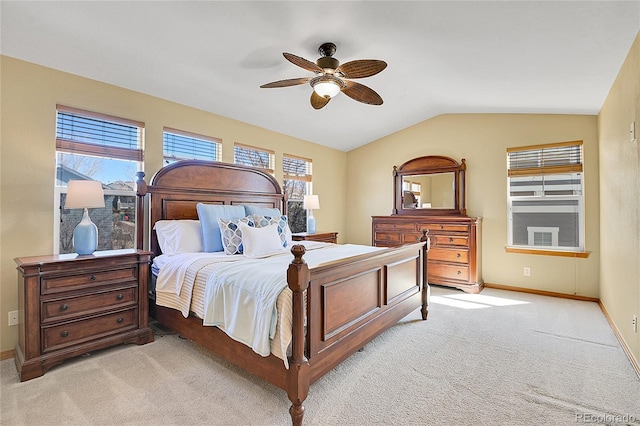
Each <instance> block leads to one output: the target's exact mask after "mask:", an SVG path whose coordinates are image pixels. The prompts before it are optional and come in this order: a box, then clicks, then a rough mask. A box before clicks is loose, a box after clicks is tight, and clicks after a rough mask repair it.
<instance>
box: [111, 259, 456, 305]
mask: <svg viewBox="0 0 640 426" xmlns="http://www.w3.org/2000/svg"><path fill="white" fill-rule="evenodd" d="M458 256H460V255H459V254H458ZM116 299H118V300H122V299H124V295H123V294H122V293H119V294H118V296H116Z"/></svg>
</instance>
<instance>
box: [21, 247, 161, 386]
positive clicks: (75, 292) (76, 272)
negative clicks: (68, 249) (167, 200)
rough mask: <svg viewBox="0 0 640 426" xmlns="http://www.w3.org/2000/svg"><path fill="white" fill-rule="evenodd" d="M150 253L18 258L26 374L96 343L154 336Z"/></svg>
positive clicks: (40, 371) (99, 346)
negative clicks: (149, 289)
mask: <svg viewBox="0 0 640 426" xmlns="http://www.w3.org/2000/svg"><path fill="white" fill-rule="evenodd" d="M150 255H151V253H150V252H146V251H142V250H133V249H131V250H111V251H97V252H95V253H94V254H92V255H86V256H79V255H77V254H62V255H50V256H33V257H20V258H16V259H15V261H16V263H17V265H18V267H17V269H18V302H19V312H20V321H19V340H18V345H17V346H16V353H15V363H16V368H17V370H18V375H19V377H20V380H21V381H25V380H30V379H33V378H35V377H39V376H42V375H43V374H44V373H45V372H46V371H47V370H48V369H49V368H51V367H52V366H54V365H57V364H60V363H62V362H63V361H64V360H65V359H68V358H71V357H75V356H78V355H82V354H85V353H87V352H91V351H94V350H97V349H102V348H106V347H109V346H114V345H118V344H124V343H136V344H139V345H141V344H145V343H148V342H152V341H153V331H152V330H151V328H149V325H148V315H149V309H148V295H147V287H148V279H149V262H150Z"/></svg>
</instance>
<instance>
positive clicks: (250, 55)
mask: <svg viewBox="0 0 640 426" xmlns="http://www.w3.org/2000/svg"><path fill="white" fill-rule="evenodd" d="M0 8H1V9H0V18H1V24H2V25H1V26H2V29H1V39H0V47H1V53H2V54H3V55H7V56H11V57H15V58H19V59H23V60H26V61H29V62H33V63H36V64H40V65H44V66H47V67H51V68H55V69H58V70H62V71H66V72H70V73H73V74H77V75H80V76H84V77H88V78H91V79H95V80H99V81H103V82H106V83H110V84H114V85H117V86H121V87H124V88H128V89H131V90H135V91H138V92H142V93H146V94H149V95H153V96H157V97H160V98H163V99H168V100H171V101H175V102H178V103H181V104H185V105H189V106H192V107H195V108H199V109H202V110H205V111H210V112H212V113H216V114H220V115H223V116H226V117H230V118H233V119H237V120H240V121H243V122H246V123H251V124H254V125H257V126H260V127H264V128H267V129H271V130H274V131H278V132H281V133H285V134H288V135H291V136H295V137H298V138H302V139H305V140H308V141H311V142H315V143H318V144H321V145H325V146H329V147H332V148H336V149H340V150H344V151H348V150H350V149H353V148H355V147H358V146H360V145H363V144H366V143H368V142H371V141H373V140H376V139H378V138H381V137H384V136H386V135H389V134H391V133H393V132H396V131H398V130H401V129H403V128H406V127H408V126H411V125H413V124H416V123H418V122H420V121H423V120H426V119H428V118H430V117H434V116H436V115H439V114H446V113H552V114H597V113H598V111H599V110H600V107H601V106H602V103H603V101H604V99H605V98H606V96H607V93H608V91H609V88H610V87H611V84H612V83H613V80H614V78H615V77H616V75H617V73H618V71H619V69H620V67H621V65H622V63H623V61H624V59H625V57H626V54H627V53H628V51H629V48H630V47H631V44H632V42H633V40H634V38H635V36H636V35H637V34H638V31H640V2H638V1H574V2H572V1H532V2H529V1H496V2H493V1H468V2H466V1H418V2H407V1H358V2H349V1H337V2H329V1H322V2H320V1H308V2H307V1H305V2H298V1H280V2H271V1H255V2H248V1H224V2H222V1H198V2H196V1H127V2H121V1H74V2H71V1H42V2H40V1H34V2H32V1H5V0H2V2H1V3H0ZM327 41H331V42H333V43H335V44H336V46H337V52H336V54H335V56H334V57H335V58H337V59H338V60H340V62H341V63H344V62H348V61H351V60H355V59H380V60H383V61H385V62H387V64H388V67H387V68H386V69H385V70H384V71H382V72H381V73H379V74H377V75H375V76H373V77H368V78H363V79H358V80H356V81H357V82H359V83H362V84H365V85H367V86H369V87H371V88H372V89H374V90H375V91H376V92H377V93H378V94H380V96H381V97H382V98H383V99H384V103H383V104H382V105H380V106H371V105H366V104H362V103H359V102H356V101H354V100H352V99H351V98H349V97H347V96H345V95H344V94H339V95H338V96H337V97H335V98H334V99H332V100H331V102H330V103H329V104H328V105H327V106H326V107H324V108H323V109H321V110H315V109H313V108H312V107H311V105H310V103H309V97H310V95H311V90H312V89H311V87H310V86H309V85H307V84H305V85H300V86H295V87H287V88H277V89H261V88H260V85H262V84H264V83H267V82H271V81H275V80H280V79H288V78H296V77H307V76H311V75H312V73H310V72H309V71H306V70H304V69H302V68H299V67H297V66H295V65H293V64H292V63H290V62H288V61H287V60H285V58H284V57H283V55H282V53H283V52H289V53H292V54H294V55H297V56H301V57H303V58H306V59H308V60H310V61H312V62H315V60H316V59H317V58H318V57H319V54H318V47H319V46H320V44H322V43H323V42H327Z"/></svg>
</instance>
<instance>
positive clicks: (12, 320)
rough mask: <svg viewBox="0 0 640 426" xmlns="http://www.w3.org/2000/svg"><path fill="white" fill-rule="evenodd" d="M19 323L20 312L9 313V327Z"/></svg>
mask: <svg viewBox="0 0 640 426" xmlns="http://www.w3.org/2000/svg"><path fill="white" fill-rule="evenodd" d="M18 322H19V317H18V311H11V312H9V326H12V325H18Z"/></svg>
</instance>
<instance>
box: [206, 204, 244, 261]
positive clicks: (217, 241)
mask: <svg viewBox="0 0 640 426" xmlns="http://www.w3.org/2000/svg"><path fill="white" fill-rule="evenodd" d="M196 210H197V211H198V218H199V219H200V228H201V230H202V248H203V251H206V252H209V253H211V252H215V251H223V250H224V247H223V246H222V237H221V235H220V225H219V224H218V219H240V218H243V217H245V211H244V206H227V205H222V204H203V203H198V204H197V205H196Z"/></svg>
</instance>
